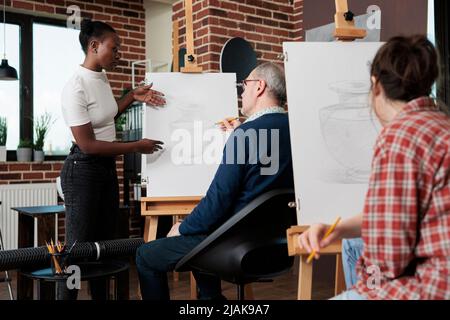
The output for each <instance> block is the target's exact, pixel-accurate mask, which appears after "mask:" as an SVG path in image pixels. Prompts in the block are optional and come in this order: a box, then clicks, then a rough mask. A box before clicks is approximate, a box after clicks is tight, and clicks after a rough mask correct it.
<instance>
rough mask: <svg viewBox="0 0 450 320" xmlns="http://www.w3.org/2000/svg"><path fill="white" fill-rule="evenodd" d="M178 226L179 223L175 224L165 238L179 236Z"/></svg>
mask: <svg viewBox="0 0 450 320" xmlns="http://www.w3.org/2000/svg"><path fill="white" fill-rule="evenodd" d="M180 224H181V222H177V223H175V224H174V225H173V226H172V229H170V231H169V233H168V234H167V238H171V237H177V236H181V234H180V231H179V229H180Z"/></svg>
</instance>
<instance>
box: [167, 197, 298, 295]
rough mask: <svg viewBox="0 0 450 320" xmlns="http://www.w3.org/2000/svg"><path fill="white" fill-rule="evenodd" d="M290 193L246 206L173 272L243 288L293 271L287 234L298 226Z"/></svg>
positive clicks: (256, 200)
mask: <svg viewBox="0 0 450 320" xmlns="http://www.w3.org/2000/svg"><path fill="white" fill-rule="evenodd" d="M294 199H295V193H294V190H292V189H280V190H273V191H270V192H267V193H265V194H263V195H261V196H259V197H258V198H256V199H255V200H253V201H252V202H250V203H249V204H248V205H247V206H245V207H244V208H243V209H242V210H240V211H239V212H238V213H236V214H235V215H234V216H232V217H231V218H230V219H229V220H228V221H227V222H225V223H224V224H223V225H222V226H221V227H219V228H218V229H217V230H215V231H214V232H213V233H212V234H211V235H210V236H208V237H207V238H206V239H205V240H203V241H202V242H201V243H200V244H199V245H198V246H197V247H195V248H194V249H193V250H192V251H191V252H189V253H188V254H187V255H186V256H185V257H183V259H181V260H180V261H179V262H178V264H177V265H176V267H175V270H176V271H192V270H196V271H201V272H204V273H208V274H214V275H216V276H218V277H220V279H222V280H224V281H227V282H231V283H234V284H236V285H237V290H238V299H239V300H244V286H245V285H246V284H248V283H252V282H261V281H271V279H272V278H273V277H276V276H279V275H281V274H283V273H285V272H287V271H289V269H290V268H291V267H292V265H293V263H294V257H289V255H288V248H287V239H286V230H287V229H288V228H290V227H291V226H293V225H296V224H297V217H296V210H295V208H294V207H293V206H291V205H290V203H292V202H293V201H294Z"/></svg>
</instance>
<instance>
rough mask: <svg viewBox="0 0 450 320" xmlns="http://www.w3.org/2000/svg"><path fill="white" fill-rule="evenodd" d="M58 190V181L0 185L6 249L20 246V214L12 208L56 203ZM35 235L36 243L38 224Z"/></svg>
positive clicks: (0, 217)
mask: <svg viewBox="0 0 450 320" xmlns="http://www.w3.org/2000/svg"><path fill="white" fill-rule="evenodd" d="M56 192H57V191H56V183H35V184H8V185H0V202H1V203H2V204H1V205H0V229H1V231H2V235H3V242H4V245H5V249H6V250H10V249H17V246H18V244H17V239H18V237H17V231H18V214H17V211H14V210H11V208H13V207H30V206H52V205H56V204H57V203H58V196H57V193H56ZM56 228H57V225H56ZM34 235H35V243H36V237H37V232H36V224H35V231H34Z"/></svg>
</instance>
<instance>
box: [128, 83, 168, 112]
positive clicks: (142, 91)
mask: <svg viewBox="0 0 450 320" xmlns="http://www.w3.org/2000/svg"><path fill="white" fill-rule="evenodd" d="M152 87H153V84H150V85H147V86H142V87H138V88H136V89H134V90H133V98H134V100H136V101H140V102H144V103H146V104H149V105H151V106H154V107H161V106H164V105H165V104H166V99H164V94H163V93H162V92H159V91H156V90H153V89H152Z"/></svg>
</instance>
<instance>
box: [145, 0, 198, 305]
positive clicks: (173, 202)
mask: <svg viewBox="0 0 450 320" xmlns="http://www.w3.org/2000/svg"><path fill="white" fill-rule="evenodd" d="M185 12H186V46H187V53H186V55H185V67H184V68H182V69H181V72H183V73H201V72H202V71H203V68H202V67H199V66H198V65H197V56H196V55H195V53H194V27H193V21H192V0H185ZM178 37H179V24H178V21H174V22H173V46H172V47H173V48H172V50H173V51H172V52H173V71H174V72H179V58H178V51H179V47H180V46H179V40H178ZM201 199H202V197H201V196H192V197H143V198H141V215H142V216H145V227H144V241H145V242H149V241H153V240H155V239H156V232H157V229H158V219H159V217H160V216H172V217H174V218H175V219H180V218H182V217H183V216H186V215H188V214H190V213H191V212H192V210H193V209H194V208H195V207H196V206H197V205H198V203H199V202H200V200H201ZM174 279H175V281H177V280H178V273H175V274H174ZM190 281H191V299H197V285H196V283H195V279H194V277H193V276H192V273H191V275H190Z"/></svg>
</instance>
